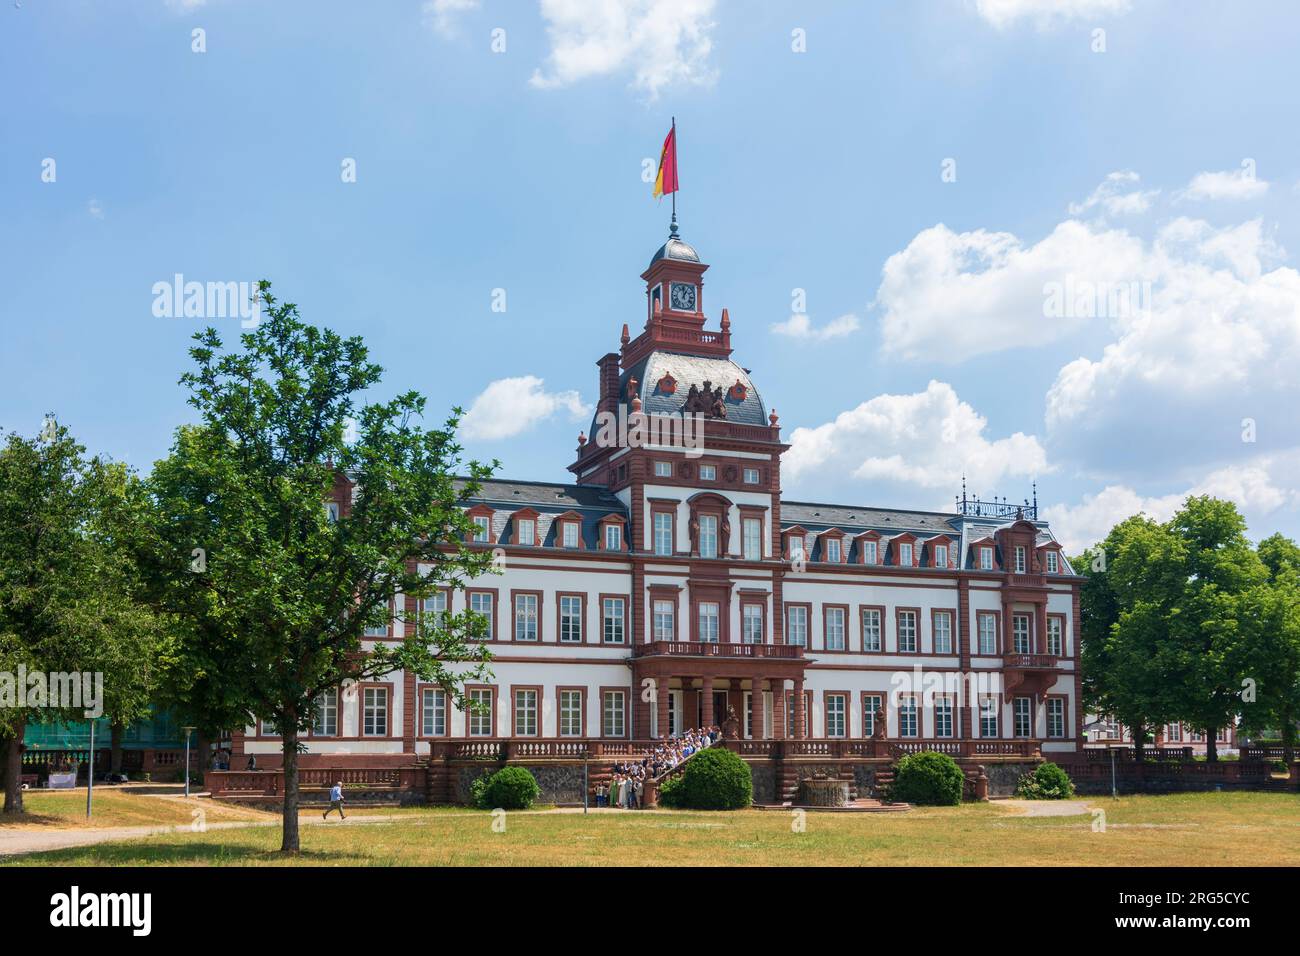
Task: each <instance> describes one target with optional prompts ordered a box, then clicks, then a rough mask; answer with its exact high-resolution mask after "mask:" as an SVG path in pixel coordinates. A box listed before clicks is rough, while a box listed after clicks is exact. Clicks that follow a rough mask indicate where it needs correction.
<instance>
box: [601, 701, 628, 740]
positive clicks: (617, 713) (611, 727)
mask: <svg viewBox="0 0 1300 956" xmlns="http://www.w3.org/2000/svg"><path fill="white" fill-rule="evenodd" d="M626 699H627V695H626V694H625V693H624V692H623V691H621V690H607V691H605V694H604V698H603V700H604V704H603V706H602V707H601V729H602V731H603V733H604V734H605V736H606V737H622V736H625V735H626V733H627V704H626V703H625V701H626Z"/></svg>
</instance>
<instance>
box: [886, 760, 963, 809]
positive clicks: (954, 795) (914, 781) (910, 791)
mask: <svg viewBox="0 0 1300 956" xmlns="http://www.w3.org/2000/svg"><path fill="white" fill-rule="evenodd" d="M965 779H966V778H965V775H964V774H963V773H962V772H961V768H960V767H958V766H957V761H955V760H953V759H952V758H951V757H949V756H948V755H947V754H941V753H935V752H934V751H932V750H923V751H921V752H920V753H915V754H908V755H907V756H906V757H904V758H903V759H902V760H900V761H899V762H898V767H897V769H895V771H894V785H893V787H891V788H890V791H889V797H890V799H891V800H894V801H895V802H898V803H912V804H916V805H918V806H935V807H955V806H956V805H957V804H959V803H961V789H962V783H963V782H964V781H965Z"/></svg>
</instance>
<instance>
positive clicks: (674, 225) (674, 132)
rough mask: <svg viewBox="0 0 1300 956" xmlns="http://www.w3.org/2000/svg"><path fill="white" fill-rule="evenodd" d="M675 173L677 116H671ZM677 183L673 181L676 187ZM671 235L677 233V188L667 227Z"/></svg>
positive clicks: (674, 173)
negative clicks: (670, 224)
mask: <svg viewBox="0 0 1300 956" xmlns="http://www.w3.org/2000/svg"><path fill="white" fill-rule="evenodd" d="M676 174H677V117H676V116H674V117H673V175H674V176H676ZM676 185H677V183H673V186H674V187H676ZM669 232H670V233H671V234H672V235H674V236H675V235H677V190H676V188H674V189H673V224H672V228H671V229H669Z"/></svg>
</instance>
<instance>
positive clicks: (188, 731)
mask: <svg viewBox="0 0 1300 956" xmlns="http://www.w3.org/2000/svg"><path fill="white" fill-rule="evenodd" d="M181 730H183V731H185V796H187V797H188V796H189V795H190V734H191V733H193V732H194V728H193V727H182V728H181Z"/></svg>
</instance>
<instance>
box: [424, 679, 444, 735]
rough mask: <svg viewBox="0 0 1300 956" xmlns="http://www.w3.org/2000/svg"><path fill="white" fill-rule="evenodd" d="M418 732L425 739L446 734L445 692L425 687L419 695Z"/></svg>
mask: <svg viewBox="0 0 1300 956" xmlns="http://www.w3.org/2000/svg"><path fill="white" fill-rule="evenodd" d="M420 730H421V732H422V733H423V734H424V736H426V737H442V736H443V735H445V734H446V733H447V692H446V691H444V690H442V689H440V688H437V687H427V688H425V689H424V691H422V692H421V694H420Z"/></svg>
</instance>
